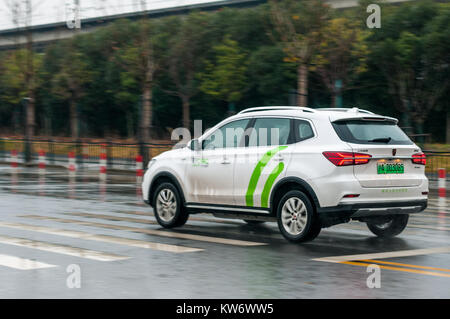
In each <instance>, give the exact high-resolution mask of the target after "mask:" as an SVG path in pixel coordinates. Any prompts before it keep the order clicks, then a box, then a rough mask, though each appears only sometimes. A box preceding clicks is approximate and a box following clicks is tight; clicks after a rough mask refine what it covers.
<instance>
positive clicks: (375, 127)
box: [333, 120, 413, 145]
mask: <svg viewBox="0 0 450 319" xmlns="http://www.w3.org/2000/svg"><path fill="white" fill-rule="evenodd" d="M333 127H334V129H335V130H336V133H337V134H338V135H339V137H340V138H341V140H343V141H345V142H349V143H356V144H400V145H408V144H413V142H412V141H411V140H410V139H409V137H408V136H407V135H406V134H405V133H404V132H403V131H402V129H401V128H400V127H398V126H397V124H396V123H395V122H392V121H374V120H342V121H337V122H333Z"/></svg>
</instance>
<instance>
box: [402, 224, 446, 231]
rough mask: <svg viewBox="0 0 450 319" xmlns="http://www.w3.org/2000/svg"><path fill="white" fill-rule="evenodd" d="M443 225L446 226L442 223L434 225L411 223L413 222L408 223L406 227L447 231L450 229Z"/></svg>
mask: <svg viewBox="0 0 450 319" xmlns="http://www.w3.org/2000/svg"><path fill="white" fill-rule="evenodd" d="M445 226H447V225H443V226H440V225H436V226H429V225H413V224H411V225H408V227H412V228H423V229H433V230H446V231H449V230H450V227H445Z"/></svg>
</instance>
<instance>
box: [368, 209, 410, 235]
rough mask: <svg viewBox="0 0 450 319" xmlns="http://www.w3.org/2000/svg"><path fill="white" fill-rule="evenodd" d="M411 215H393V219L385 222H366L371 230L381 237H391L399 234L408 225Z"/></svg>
mask: <svg viewBox="0 0 450 319" xmlns="http://www.w3.org/2000/svg"><path fill="white" fill-rule="evenodd" d="M408 219H409V215H407V214H401V215H393V216H392V217H391V220H390V221H388V222H384V223H380V222H378V223H374V222H370V221H368V222H366V224H367V227H368V228H369V230H370V231H371V232H372V233H373V234H375V235H377V236H378V237H381V238H390V237H395V236H397V235H399V234H400V233H401V232H402V231H403V230H404V229H405V228H406V225H408Z"/></svg>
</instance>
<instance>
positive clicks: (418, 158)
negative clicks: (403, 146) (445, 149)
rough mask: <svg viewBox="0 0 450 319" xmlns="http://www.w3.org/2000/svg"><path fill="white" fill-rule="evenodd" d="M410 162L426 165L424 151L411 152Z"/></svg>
mask: <svg viewBox="0 0 450 319" xmlns="http://www.w3.org/2000/svg"><path fill="white" fill-rule="evenodd" d="M412 162H413V163H414V164H419V165H427V157H426V156H425V154H424V153H417V154H413V156H412Z"/></svg>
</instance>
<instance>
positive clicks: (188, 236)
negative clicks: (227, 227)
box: [0, 215, 267, 246]
mask: <svg viewBox="0 0 450 319" xmlns="http://www.w3.org/2000/svg"><path fill="white" fill-rule="evenodd" d="M20 217H24V218H32V219H40V220H53V221H56V222H61V223H71V224H79V225H84V226H90V227H100V228H107V229H119V230H125V231H131V232H136V233H143V234H148V235H154V236H161V237H170V238H179V239H190V240H196V241H204V242H209V243H216V244H224V245H234V246H263V245H267V244H266V243H260V242H253V241H245V240H237V239H227V238H222V237H211V236H204V235H193V234H186V233H176V232H168V231H163V230H156V229H145V228H136V227H129V226H120V225H113V224H102V223H94V222H86V221H81V220H76V219H64V218H58V217H46V216H36V215H23V216H20ZM0 226H1V223H0Z"/></svg>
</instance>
